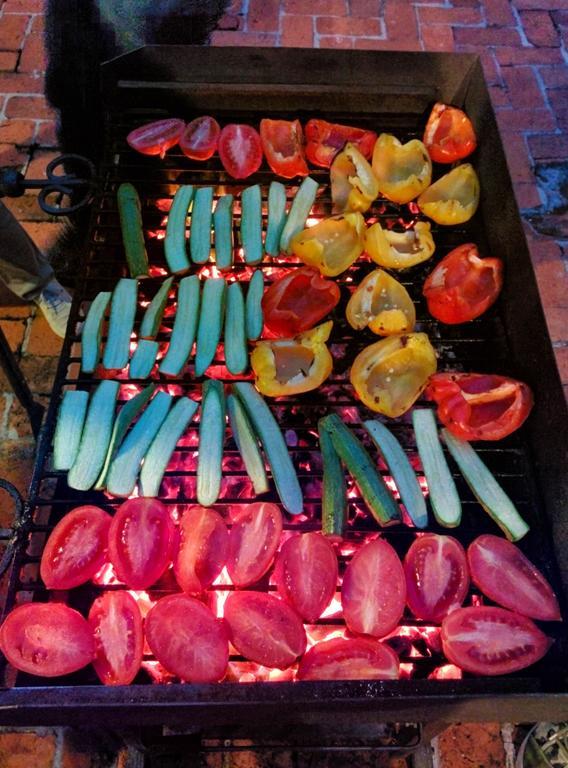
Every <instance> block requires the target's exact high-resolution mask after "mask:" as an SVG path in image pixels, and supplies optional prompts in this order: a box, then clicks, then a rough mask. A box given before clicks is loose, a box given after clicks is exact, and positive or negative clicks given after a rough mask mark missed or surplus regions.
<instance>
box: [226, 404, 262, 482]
mask: <svg viewBox="0 0 568 768" xmlns="http://www.w3.org/2000/svg"><path fill="white" fill-rule="evenodd" d="M227 411H228V413H229V423H230V425H231V431H232V433H233V438H234V440H235V443H236V444H237V448H238V449H239V453H240V454H241V458H242V460H243V463H244V465H245V468H246V470H247V474H248V476H249V477H250V479H251V480H252V484H253V488H254V492H255V493H256V494H257V495H258V494H260V493H266V492H267V491H268V488H269V486H268V480H267V479H266V470H265V469H264V459H263V458H262V454H261V452H260V448H259V446H258V440H257V437H256V435H255V433H254V432H253V429H252V427H251V424H250V421H249V419H248V416H247V415H246V412H245V409H244V408H243V406H242V405H241V403H240V401H239V399H238V398H237V397H235V395H228V397H227Z"/></svg>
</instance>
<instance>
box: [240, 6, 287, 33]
mask: <svg viewBox="0 0 568 768" xmlns="http://www.w3.org/2000/svg"><path fill="white" fill-rule="evenodd" d="M279 9H280V0H250V5H249V9H248V15H247V31H250V32H278V26H279Z"/></svg>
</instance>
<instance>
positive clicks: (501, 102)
mask: <svg viewBox="0 0 568 768" xmlns="http://www.w3.org/2000/svg"><path fill="white" fill-rule="evenodd" d="M489 95H490V96H491V103H492V104H493V107H494V108H495V109H497V107H510V106H511V102H510V101H509V97H508V95H507V92H506V90H505V88H504V87H503V86H502V85H490V86H489Z"/></svg>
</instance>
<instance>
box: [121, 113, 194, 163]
mask: <svg viewBox="0 0 568 768" xmlns="http://www.w3.org/2000/svg"><path fill="white" fill-rule="evenodd" d="M184 128H185V123H184V121H183V120H178V119H177V118H171V119H168V120H157V121H156V122H154V123H148V124H147V125H142V126H140V128H136V129H135V130H134V131H131V132H130V133H129V134H128V136H127V137H126V141H127V142H128V145H129V146H130V147H132V149H135V150H136V151H137V152H141V153H142V154H143V155H160V157H164V155H165V154H166V152H167V151H168V149H171V147H174V146H175V145H176V144H177V143H178V142H179V140H180V138H181V135H182V133H183V131H184Z"/></svg>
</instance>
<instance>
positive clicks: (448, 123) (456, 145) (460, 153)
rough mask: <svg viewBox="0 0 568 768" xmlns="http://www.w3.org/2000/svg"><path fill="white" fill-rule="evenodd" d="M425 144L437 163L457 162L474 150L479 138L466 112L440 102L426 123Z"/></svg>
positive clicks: (435, 105)
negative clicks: (476, 136)
mask: <svg viewBox="0 0 568 768" xmlns="http://www.w3.org/2000/svg"><path fill="white" fill-rule="evenodd" d="M424 145H425V146H426V149H427V150H428V152H429V153H430V157H431V158H432V160H433V161H434V162H435V163H455V162H456V160H461V159H463V158H464V157H467V156H468V155H470V154H471V153H472V152H473V150H474V149H475V147H476V146H477V139H476V138H475V131H474V129H473V125H472V124H471V120H470V119H469V117H468V116H467V115H466V114H465V112H463V111H462V110H461V109H458V108H457V107H450V106H448V105H447V104H441V103H440V102H438V103H437V104H434V106H433V107H432V112H431V113H430V117H429V118H428V122H427V123H426V129H425V130H424Z"/></svg>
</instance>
